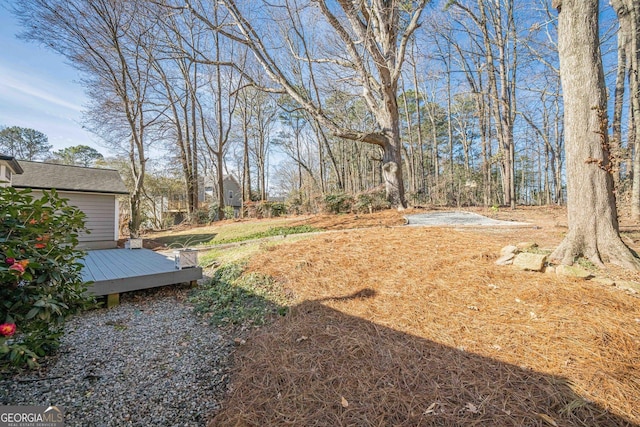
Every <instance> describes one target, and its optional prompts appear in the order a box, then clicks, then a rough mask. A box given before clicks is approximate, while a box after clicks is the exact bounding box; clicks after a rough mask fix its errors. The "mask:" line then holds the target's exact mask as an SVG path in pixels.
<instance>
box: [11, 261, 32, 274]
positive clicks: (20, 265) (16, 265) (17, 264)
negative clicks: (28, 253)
mask: <svg viewBox="0 0 640 427" xmlns="http://www.w3.org/2000/svg"><path fill="white" fill-rule="evenodd" d="M27 265H29V260H28V259H23V260H21V261H16V260H13V264H12V265H11V267H9V271H11V270H13V271H17V272H18V274H19V275H20V276H22V275H23V274H24V271H25V269H26V268H27Z"/></svg>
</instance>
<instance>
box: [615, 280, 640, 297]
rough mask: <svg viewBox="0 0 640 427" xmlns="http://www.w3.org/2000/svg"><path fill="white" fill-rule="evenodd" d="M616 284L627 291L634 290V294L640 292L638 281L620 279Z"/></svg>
mask: <svg viewBox="0 0 640 427" xmlns="http://www.w3.org/2000/svg"><path fill="white" fill-rule="evenodd" d="M616 285H617V286H618V287H619V288H620V289H624V290H626V291H630V292H632V293H634V294H635V293H638V292H640V283H638V282H631V281H629V280H620V281H618V282H616Z"/></svg>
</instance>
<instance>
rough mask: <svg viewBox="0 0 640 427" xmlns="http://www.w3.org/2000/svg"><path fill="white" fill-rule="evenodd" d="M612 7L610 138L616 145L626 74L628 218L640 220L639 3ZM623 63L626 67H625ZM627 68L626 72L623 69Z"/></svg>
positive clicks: (618, 0) (615, 0) (622, 0)
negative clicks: (614, 49)
mask: <svg viewBox="0 0 640 427" xmlns="http://www.w3.org/2000/svg"><path fill="white" fill-rule="evenodd" d="M611 5H612V6H613V8H614V9H615V11H616V13H617V15H618V20H619V21H620V30H619V32H618V74H617V81H616V91H615V94H616V98H615V108H614V121H613V124H614V126H613V132H614V140H615V141H616V143H617V144H618V145H619V144H620V142H621V141H620V140H621V139H622V138H621V135H622V132H621V123H620V122H621V119H620V117H621V115H622V114H621V113H622V104H623V100H622V97H623V93H624V76H625V74H627V75H628V76H629V102H630V107H631V114H630V117H629V129H630V132H631V133H632V135H630V138H629V140H630V141H632V142H633V146H632V147H630V149H631V150H630V151H631V153H632V155H633V160H632V165H633V182H632V185H631V217H632V218H633V219H634V220H635V221H640V75H638V73H639V72H640V4H638V2H637V1H634V0H611ZM625 65H626V66H625ZM626 70H628V72H627V73H625V71H626Z"/></svg>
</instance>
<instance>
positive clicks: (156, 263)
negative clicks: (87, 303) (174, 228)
mask: <svg viewBox="0 0 640 427" xmlns="http://www.w3.org/2000/svg"><path fill="white" fill-rule="evenodd" d="M82 263H83V264H84V268H83V269H82V278H83V279H84V280H85V281H92V282H94V283H93V284H92V285H90V286H89V289H88V292H90V293H93V294H94V295H110V294H119V293H121V292H128V291H135V290H138V289H147V288H155V287H158V286H166V285H173V284H176V283H187V282H192V281H194V280H198V279H201V278H202V268H200V267H194V268H185V269H182V270H177V269H176V267H175V262H174V259H173V254H172V253H171V254H162V253H158V252H154V251H151V250H149V249H102V250H93V251H88V252H87V256H86V257H85V258H84V260H82Z"/></svg>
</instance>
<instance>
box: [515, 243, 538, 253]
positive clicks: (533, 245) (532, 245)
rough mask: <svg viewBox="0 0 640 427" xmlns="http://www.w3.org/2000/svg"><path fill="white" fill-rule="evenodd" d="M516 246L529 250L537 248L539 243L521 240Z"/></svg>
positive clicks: (522, 249)
mask: <svg viewBox="0 0 640 427" xmlns="http://www.w3.org/2000/svg"><path fill="white" fill-rule="evenodd" d="M516 247H517V248H518V249H519V250H521V251H527V250H529V249H533V248H537V247H538V244H537V243H536V242H520V243H517V244H516Z"/></svg>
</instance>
